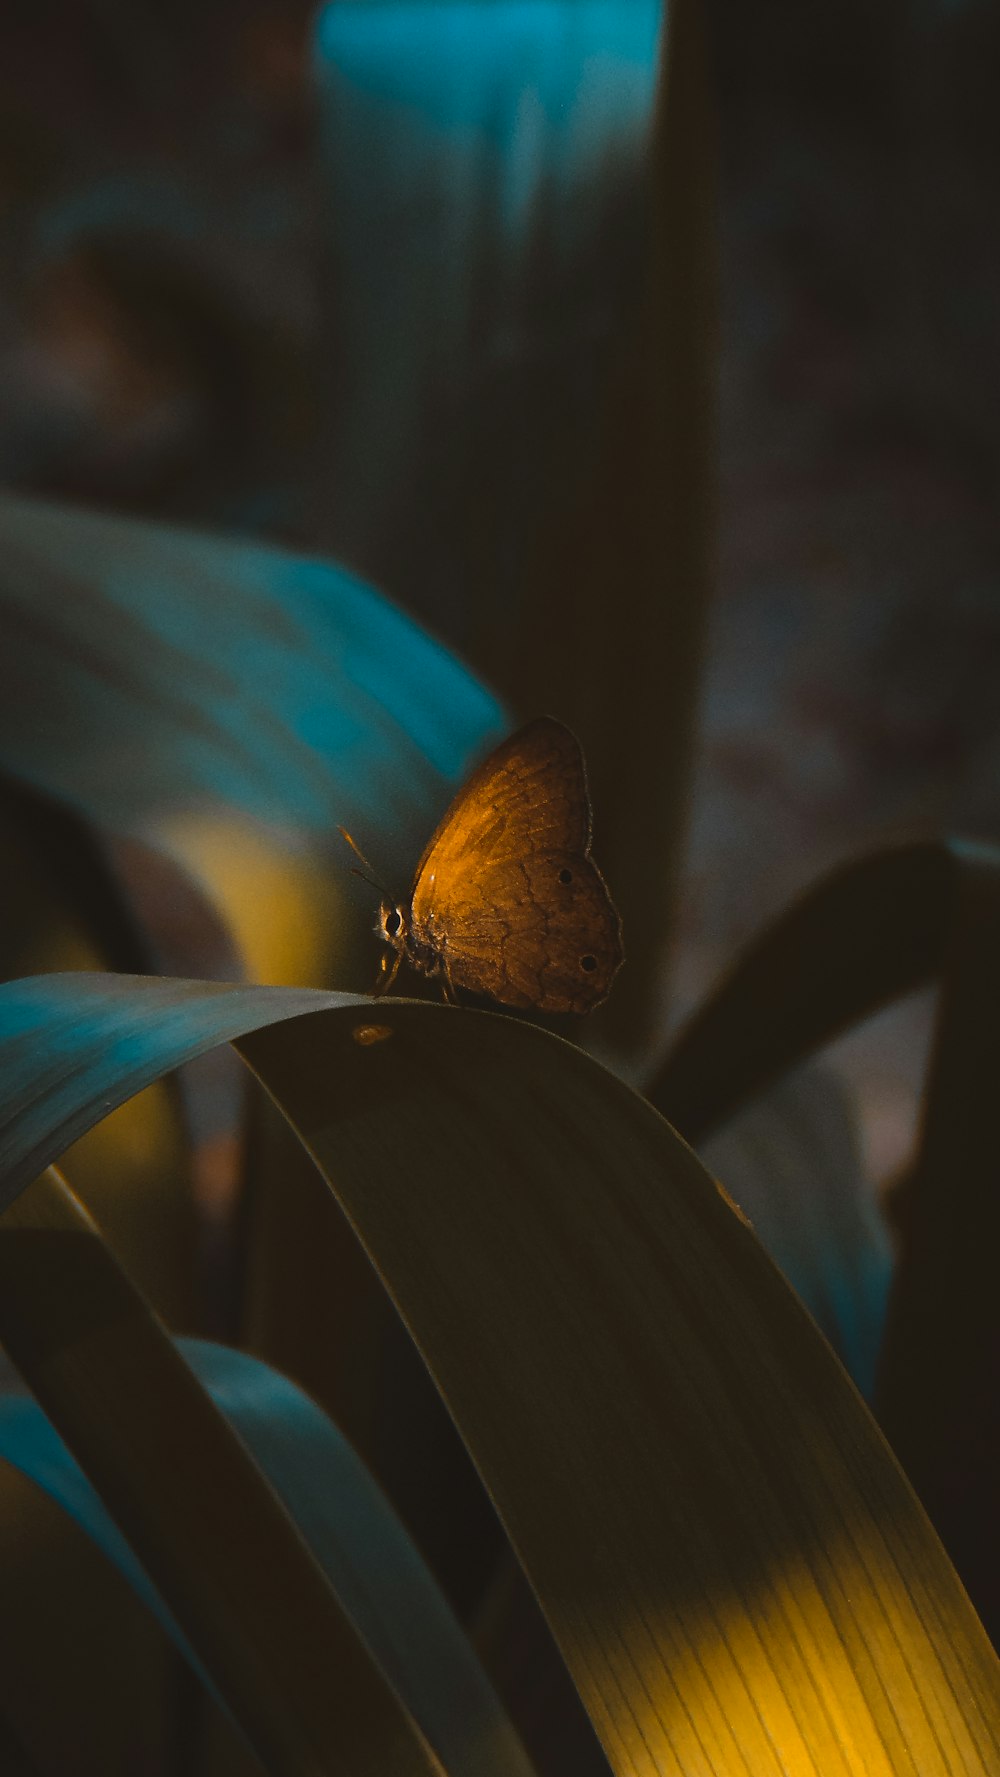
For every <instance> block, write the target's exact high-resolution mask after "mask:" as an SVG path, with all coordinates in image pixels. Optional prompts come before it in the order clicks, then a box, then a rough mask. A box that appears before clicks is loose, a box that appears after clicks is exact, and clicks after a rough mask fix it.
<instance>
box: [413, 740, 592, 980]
mask: <svg viewBox="0 0 1000 1777" xmlns="http://www.w3.org/2000/svg"><path fill="white" fill-rule="evenodd" d="M590 825H591V821H590V798H589V796H588V794H587V780H586V775H585V772H584V765H583V755H582V754H581V751H580V747H579V743H578V742H577V741H576V739H575V737H574V736H573V735H572V734H571V733H570V732H569V730H568V729H567V728H564V727H563V726H562V724H561V723H559V722H555V721H553V720H552V718H551V717H547V716H546V717H541V718H539V719H538V720H537V721H535V722H529V723H528V725H527V726H526V727H525V728H522V729H520V730H519V731H518V732H517V733H516V734H514V735H512V736H511V737H510V738H509V739H508V740H506V741H504V742H502V744H501V745H500V746H499V747H498V748H497V749H496V751H495V752H493V753H491V754H490V756H489V758H488V759H486V760H485V761H484V762H483V764H482V765H481V766H480V767H479V769H478V770H477V771H476V772H474V773H473V775H472V777H471V778H470V779H469V781H468V783H467V784H466V785H465V787H464V788H463V789H462V790H461V791H460V792H459V794H458V795H457V796H456V798H455V800H454V801H453V802H452V804H451V806H450V808H449V809H448V810H447V812H446V814H445V816H444V818H443V820H442V821H441V823H440V825H439V827H438V828H437V831H436V832H435V833H434V835H433V837H432V839H431V841H430V844H429V845H428V846H427V849H426V851H425V852H424V855H423V857H422V858H421V860H420V864H419V866H418V868H417V874H416V877H415V880H414V884H413V894H412V898H411V909H410V913H411V927H412V936H413V940H414V943H415V945H416V946H418V947H424V948H425V949H426V950H427V951H429V952H431V953H433V954H434V955H435V956H437V957H439V958H440V960H441V963H442V965H443V966H444V968H445V970H446V972H447V974H448V976H449V978H450V979H451V981H452V982H453V983H454V984H455V985H456V986H458V987H465V988H468V989H469V990H470V991H471V992H474V993H486V994H490V995H491V996H492V997H493V998H494V999H496V1000H498V1001H499V1002H500V1004H501V1005H506V1006H518V1007H524V1008H528V1007H534V1008H536V1009H538V1010H539V1011H545V1012H586V1011H589V1010H590V1009H591V1008H592V1007H593V1006H596V1005H599V1004H600V1002H601V1000H603V999H604V998H605V997H606V995H607V993H608V991H609V989H610V986H611V982H612V980H613V979H614V976H615V974H616V973H617V970H618V968H619V967H620V965H621V962H622V958H623V951H622V941H621V923H620V921H619V918H618V914H617V912H616V910H615V907H614V905H613V903H612V901H611V897H610V896H609V894H608V891H607V888H606V886H605V884H604V880H603V878H602V876H601V875H600V872H599V871H598V870H597V869H596V867H595V866H594V864H593V863H592V862H591V861H590V857H589V855H588V853H589V848H590Z"/></svg>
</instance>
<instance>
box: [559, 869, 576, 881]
mask: <svg viewBox="0 0 1000 1777" xmlns="http://www.w3.org/2000/svg"><path fill="white" fill-rule="evenodd" d="M572 880H573V872H572V870H560V872H559V881H560V882H572Z"/></svg>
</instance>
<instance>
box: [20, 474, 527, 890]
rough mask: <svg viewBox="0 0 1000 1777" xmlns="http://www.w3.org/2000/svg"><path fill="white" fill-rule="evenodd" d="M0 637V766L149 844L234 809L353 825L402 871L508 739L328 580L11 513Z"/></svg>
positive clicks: (497, 713) (215, 541)
mask: <svg viewBox="0 0 1000 1777" xmlns="http://www.w3.org/2000/svg"><path fill="white" fill-rule="evenodd" d="M0 632H2V635H3V647H2V649H0V765H2V766H3V767H5V768H6V769H7V770H8V771H9V772H10V773H12V774H13V775H16V776H19V777H21V778H23V779H24V780H25V781H26V782H29V783H31V784H33V785H35V786H36V787H37V788H38V789H41V790H43V791H44V792H46V793H47V794H49V795H52V796H57V797H60V798H62V799H64V800H66V801H68V802H70V803H71V804H72V805H73V806H74V807H76V808H77V809H78V810H80V811H81V812H83V813H84V814H86V815H88V816H89V817H90V818H91V819H92V820H94V821H95V822H96V823H97V824H98V825H99V826H100V827H102V828H104V829H110V830H112V831H115V832H119V833H129V834H138V835H140V836H147V837H151V838H153V839H155V840H160V839H162V836H163V831H164V827H165V826H166V825H168V824H169V822H170V821H171V819H172V818H174V817H176V816H177V815H178V814H179V813H185V812H190V811H199V810H201V811H204V810H208V811H212V810H218V809H220V808H227V807H228V808H231V809H236V810H239V811H241V812H242V813H243V814H245V815H246V816H247V817H250V818H252V819H254V820H257V821H259V822H263V823H266V824H272V825H274V824H277V825H278V826H280V827H281V829H282V830H283V831H290V832H293V833H295V832H298V833H303V834H306V835H313V836H317V835H318V836H321V837H322V836H328V835H330V834H331V833H332V832H333V830H334V828H335V826H336V824H337V823H338V822H342V823H345V824H347V825H352V824H355V823H358V822H360V823H361V825H362V829H363V830H365V831H367V832H372V831H374V830H377V831H378V832H379V833H380V834H384V835H385V836H386V841H387V849H389V850H390V858H389V859H388V860H387V861H388V862H389V863H391V864H393V865H395V864H397V863H400V864H402V865H403V866H404V867H409V866H410V865H412V862H413V859H414V857H415V856H416V854H417V852H418V851H419V848H420V846H421V845H422V844H423V841H424V839H425V838H426V836H427V829H428V826H429V824H430V823H431V821H432V819H433V817H434V815H435V814H436V812H437V811H438V809H439V808H440V806H441V804H442V802H443V801H444V800H445V799H446V795H447V787H448V786H449V785H452V784H454V783H455V782H457V781H460V780H461V779H462V778H463V777H464V775H465V773H466V771H467V769H468V767H469V766H470V764H471V762H472V760H473V758H474V757H475V756H476V755H477V754H478V753H479V752H481V751H482V750H483V748H484V746H485V744H486V742H487V741H488V740H489V739H491V738H495V737H496V736H497V735H498V733H499V732H500V730H501V729H502V727H503V726H504V716H503V712H502V711H501V709H500V707H499V705H498V704H497V702H496V700H495V699H494V698H493V697H492V696H491V695H490V694H489V693H488V692H487V691H485V690H484V689H483V688H482V687H481V686H480V685H479V684H477V683H476V681H475V680H474V679H473V678H472V677H471V675H470V674H469V673H468V672H467V671H466V670H465V669H464V668H463V667H462V666H461V665H460V664H459V663H458V661H457V660H456V659H455V658H454V657H453V656H452V655H451V654H449V653H448V652H446V650H445V649H443V648H442V647H441V646H440V645H439V644H438V643H437V642H435V641H433V640H432V639H431V638H430V637H429V636H428V635H427V634H425V632H424V631H422V630H421V629H419V628H418V626H417V625H416V624H415V623H413V622H411V621H410V620H409V619H408V618H406V617H404V616H403V615H402V613H401V612H400V611H398V610H397V609H396V608H395V607H394V606H393V605H391V604H390V603H389V602H388V601H387V600H386V599H384V598H382V597H380V596H379V595H378V594H377V593H376V592H373V591H372V590H371V589H370V588H369V587H367V586H364V585H363V584H362V583H361V582H360V581H359V580H357V579H355V578H354V577H353V576H352V575H351V574H349V573H347V572H346V571H345V570H344V569H343V568H339V567H337V566H335V565H333V564H330V563H326V562H322V561H314V560H308V559H305V558H302V557H297V556H294V555H291V554H288V553H284V552H282V551H279V550H277V549H273V548H267V547H265V546H263V545H261V544H258V543H255V542H247V541H238V540H232V539H226V538H219V537H212V536H207V535H205V536H202V535H198V534H196V533H192V532H187V531H183V530H180V529H176V530H175V529H170V528H168V527H165V526H156V525H150V524H145V523H140V522H137V521H135V520H132V519H124V518H117V517H116V518H111V517H103V516H99V515H95V514H93V513H88V512H84V511H79V510H76V509H70V508H62V507H57V506H51V505H46V504H42V503H37V502H34V501H31V500H26V499H21V498H16V497H14V496H11V495H5V496H3V498H2V499H0ZM390 842H391V844H390ZM397 848H401V849H402V852H403V857H402V858H401V859H400V858H399V856H398V849H397ZM414 848H415V849H414Z"/></svg>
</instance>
